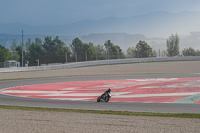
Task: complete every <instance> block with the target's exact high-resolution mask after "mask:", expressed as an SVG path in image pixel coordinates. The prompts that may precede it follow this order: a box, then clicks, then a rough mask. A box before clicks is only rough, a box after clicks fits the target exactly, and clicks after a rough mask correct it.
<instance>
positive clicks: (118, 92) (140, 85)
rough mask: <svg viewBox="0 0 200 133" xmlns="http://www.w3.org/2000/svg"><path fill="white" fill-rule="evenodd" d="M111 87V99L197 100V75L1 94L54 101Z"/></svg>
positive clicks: (88, 97) (84, 97) (91, 96)
mask: <svg viewBox="0 0 200 133" xmlns="http://www.w3.org/2000/svg"><path fill="white" fill-rule="evenodd" d="M108 88H111V90H112V92H111V94H112V98H111V99H110V102H143V103H148V102H150V103H196V104H198V103H200V78H157V79H121V80H98V81H78V82H63V83H50V84H39V85H28V86H19V87H12V88H6V89H2V90H0V94H4V95H10V96H18V97H27V98H40V99H55V100H78V101H96V99H97V97H98V96H99V95H101V94H102V93H103V92H104V91H105V90H106V89H108Z"/></svg>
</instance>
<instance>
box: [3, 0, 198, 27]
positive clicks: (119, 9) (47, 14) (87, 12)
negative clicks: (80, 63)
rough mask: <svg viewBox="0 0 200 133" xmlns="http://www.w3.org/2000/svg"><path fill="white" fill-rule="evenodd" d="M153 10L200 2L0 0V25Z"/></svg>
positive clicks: (178, 9) (179, 9) (52, 22)
mask: <svg viewBox="0 0 200 133" xmlns="http://www.w3.org/2000/svg"><path fill="white" fill-rule="evenodd" d="M155 11H168V12H174V13H176V12H182V11H200V0H0V23H16V22H18V23H24V24H28V25H64V24H69V23H73V22H77V21H81V20H88V19H90V20H98V19H103V18H107V17H118V18H123V17H130V16H135V15H141V14H147V13H151V12H155Z"/></svg>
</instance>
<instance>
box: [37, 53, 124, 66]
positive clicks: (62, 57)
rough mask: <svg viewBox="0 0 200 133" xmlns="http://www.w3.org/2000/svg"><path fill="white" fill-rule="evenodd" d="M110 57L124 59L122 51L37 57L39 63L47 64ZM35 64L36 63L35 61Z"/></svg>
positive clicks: (107, 58) (108, 58) (106, 58)
mask: <svg viewBox="0 0 200 133" xmlns="http://www.w3.org/2000/svg"><path fill="white" fill-rule="evenodd" d="M110 59H125V56H124V54H123V53H117V54H112V53H110V54H108V53H104V54H77V53H75V54H72V55H67V54H66V55H60V56H41V57H40V58H39V62H40V65H49V64H55V63H60V64H63V63H72V62H83V61H97V60H110ZM36 64H37V63H36Z"/></svg>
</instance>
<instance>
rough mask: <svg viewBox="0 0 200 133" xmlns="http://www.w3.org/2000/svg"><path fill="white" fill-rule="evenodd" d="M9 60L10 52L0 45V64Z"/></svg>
mask: <svg viewBox="0 0 200 133" xmlns="http://www.w3.org/2000/svg"><path fill="white" fill-rule="evenodd" d="M9 58H10V52H9V50H8V49H6V48H5V47H4V46H2V45H1V44H0V62H4V61H6V60H8V59H9Z"/></svg>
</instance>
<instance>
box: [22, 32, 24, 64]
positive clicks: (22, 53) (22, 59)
mask: <svg viewBox="0 0 200 133" xmlns="http://www.w3.org/2000/svg"><path fill="white" fill-rule="evenodd" d="M23 64H24V35H23V30H22V67H23Z"/></svg>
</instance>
